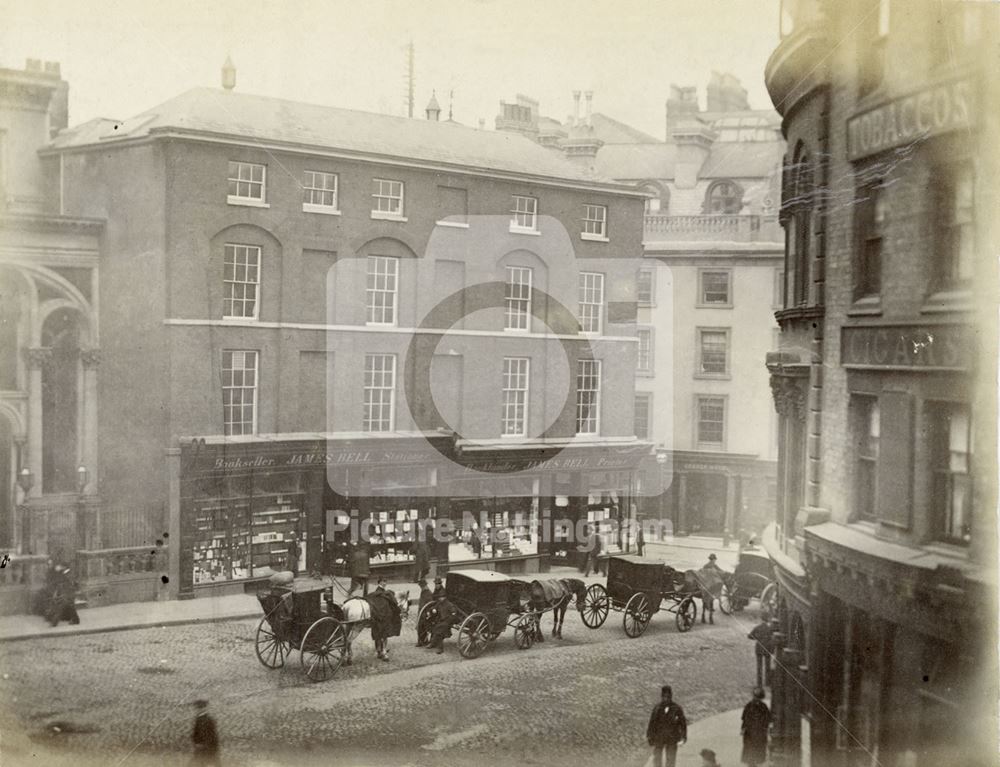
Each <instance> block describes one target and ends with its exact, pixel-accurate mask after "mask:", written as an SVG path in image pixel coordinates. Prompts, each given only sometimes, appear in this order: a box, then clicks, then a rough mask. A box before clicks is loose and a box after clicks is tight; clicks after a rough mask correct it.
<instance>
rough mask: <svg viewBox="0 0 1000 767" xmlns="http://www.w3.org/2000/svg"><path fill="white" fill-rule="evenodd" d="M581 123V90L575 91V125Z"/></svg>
mask: <svg viewBox="0 0 1000 767" xmlns="http://www.w3.org/2000/svg"><path fill="white" fill-rule="evenodd" d="M579 123H580V91H573V125H579Z"/></svg>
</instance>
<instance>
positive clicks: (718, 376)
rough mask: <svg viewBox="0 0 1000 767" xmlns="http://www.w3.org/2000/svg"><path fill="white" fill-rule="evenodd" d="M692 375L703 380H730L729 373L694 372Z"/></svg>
mask: <svg viewBox="0 0 1000 767" xmlns="http://www.w3.org/2000/svg"><path fill="white" fill-rule="evenodd" d="M694 377H695V378H697V379H700V380H703V381H731V380H732V379H733V377H732V376H731V375H729V373H695V374H694Z"/></svg>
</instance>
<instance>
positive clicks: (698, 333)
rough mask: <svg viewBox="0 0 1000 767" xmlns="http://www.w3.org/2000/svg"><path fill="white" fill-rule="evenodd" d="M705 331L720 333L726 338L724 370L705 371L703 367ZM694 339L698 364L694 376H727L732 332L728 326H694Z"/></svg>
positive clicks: (728, 374) (730, 368) (729, 369)
mask: <svg viewBox="0 0 1000 767" xmlns="http://www.w3.org/2000/svg"><path fill="white" fill-rule="evenodd" d="M705 333H722V334H724V335H725V338H726V369H725V372H722V373H715V372H706V371H705V370H704V369H703V368H704V345H703V336H704V334H705ZM695 341H696V350H697V355H698V357H697V359H698V366H697V368H695V376H694V377H695V378H723V379H725V378H729V377H730V376H731V370H732V366H731V360H730V357H731V354H732V347H733V344H732V332H731V329H730V328H702V327H699V328H696V329H695Z"/></svg>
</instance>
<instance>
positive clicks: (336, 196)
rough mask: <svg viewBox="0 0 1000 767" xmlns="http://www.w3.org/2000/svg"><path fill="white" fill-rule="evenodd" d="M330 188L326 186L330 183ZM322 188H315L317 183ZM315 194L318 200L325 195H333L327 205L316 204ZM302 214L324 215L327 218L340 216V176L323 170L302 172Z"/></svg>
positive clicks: (322, 203)
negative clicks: (320, 184)
mask: <svg viewBox="0 0 1000 767" xmlns="http://www.w3.org/2000/svg"><path fill="white" fill-rule="evenodd" d="M331 179H332V184H333V185H332V186H327V184H328V183H330V182H331ZM320 182H321V183H322V186H317V183H320ZM317 193H318V196H319V199H320V200H323V199H324V198H325V197H326V195H327V194H332V195H333V202H332V203H331V204H329V205H327V204H326V203H324V202H316V197H317ZM302 197H303V199H302V212H303V213H324V214H326V215H328V216H339V215H340V176H339V175H338V174H336V173H330V172H329V171H325V170H309V169H306V170H304V171H303V172H302Z"/></svg>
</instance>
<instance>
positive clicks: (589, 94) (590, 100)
mask: <svg viewBox="0 0 1000 767" xmlns="http://www.w3.org/2000/svg"><path fill="white" fill-rule="evenodd" d="M583 95H584V96H586V97H587V127H588V128H589V127H590V108H591V105H592V103H593V101H594V92H593V91H587V92H586V93H584V94H583Z"/></svg>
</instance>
